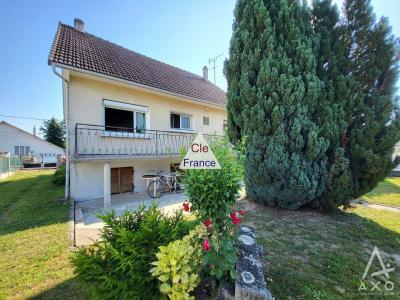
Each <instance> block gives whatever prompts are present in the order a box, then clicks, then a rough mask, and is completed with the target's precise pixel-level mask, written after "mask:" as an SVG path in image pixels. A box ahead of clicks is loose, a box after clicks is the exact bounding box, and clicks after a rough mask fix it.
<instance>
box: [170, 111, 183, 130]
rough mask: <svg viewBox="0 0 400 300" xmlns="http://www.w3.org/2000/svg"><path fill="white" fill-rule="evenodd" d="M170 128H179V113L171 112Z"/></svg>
mask: <svg viewBox="0 0 400 300" xmlns="http://www.w3.org/2000/svg"><path fill="white" fill-rule="evenodd" d="M171 128H181V118H180V115H177V114H171Z"/></svg>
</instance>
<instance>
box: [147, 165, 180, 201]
mask: <svg viewBox="0 0 400 300" xmlns="http://www.w3.org/2000/svg"><path fill="white" fill-rule="evenodd" d="M157 175H158V177H156V179H155V180H154V181H152V182H151V183H150V184H149V186H148V187H147V194H148V195H149V196H150V197H151V198H160V197H161V196H162V195H163V194H164V193H165V192H172V191H174V192H175V193H177V194H181V193H183V192H184V191H185V189H184V188H183V186H182V185H181V184H179V182H178V180H177V177H176V174H170V175H169V176H168V175H163V172H162V171H159V172H157Z"/></svg>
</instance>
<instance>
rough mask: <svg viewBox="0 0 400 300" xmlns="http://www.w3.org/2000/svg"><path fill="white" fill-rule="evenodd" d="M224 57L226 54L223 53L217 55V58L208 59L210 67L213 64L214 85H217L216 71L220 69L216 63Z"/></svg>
mask: <svg viewBox="0 0 400 300" xmlns="http://www.w3.org/2000/svg"><path fill="white" fill-rule="evenodd" d="M222 55H224V54H223V53H221V54H219V55H217V56H215V57H212V58H209V59H208V64H209V65H211V64H212V65H213V66H212V67H211V69H213V70H214V84H217V78H216V77H215V69H216V68H217V67H218V66H216V65H215V62H216V61H217V59H218V58H220V57H221V56H222Z"/></svg>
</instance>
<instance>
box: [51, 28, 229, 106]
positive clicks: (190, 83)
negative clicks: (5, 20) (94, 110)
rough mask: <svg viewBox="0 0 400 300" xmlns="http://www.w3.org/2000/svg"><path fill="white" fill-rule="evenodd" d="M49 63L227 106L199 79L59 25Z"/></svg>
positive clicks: (223, 98)
mask: <svg viewBox="0 0 400 300" xmlns="http://www.w3.org/2000/svg"><path fill="white" fill-rule="evenodd" d="M52 62H54V63H59V64H62V65H65V66H71V67H74V68H79V69H82V70H87V71H91V72H96V73H99V74H104V75H107V76H111V77H115V78H119V79H124V80H127V81H131V82H134V83H138V84H142V85H145V86H148V87H151V88H156V89H160V90H163V91H166V92H170V93H175V94H178V95H181V96H184V97H189V98H195V99H198V100H200V101H205V102H210V103H211V104H216V105H219V106H225V105H226V95H225V92H224V91H223V90H221V89H220V88H219V87H217V86H216V85H214V84H212V83H211V82H209V81H207V80H204V79H203V77H201V76H198V75H195V74H193V73H190V72H187V71H184V70H181V69H179V68H176V67H173V66H170V65H168V64H165V63H163V62H160V61H157V60H155V59H152V58H149V57H147V56H144V55H142V54H139V53H137V52H134V51H131V50H128V49H126V48H124V47H121V46H118V45H116V44H114V43H111V42H109V41H106V40H103V39H101V38H99V37H96V36H94V35H92V34H89V33H87V32H81V31H78V30H76V29H74V28H73V27H71V26H68V25H65V24H61V23H60V25H59V27H58V30H57V33H56V35H55V38H54V41H53V45H52V47H51V50H50V54H49V64H51V63H52Z"/></svg>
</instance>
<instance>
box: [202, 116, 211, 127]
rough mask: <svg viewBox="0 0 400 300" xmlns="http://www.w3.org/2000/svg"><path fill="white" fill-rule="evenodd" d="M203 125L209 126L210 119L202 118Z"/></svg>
mask: <svg viewBox="0 0 400 300" xmlns="http://www.w3.org/2000/svg"><path fill="white" fill-rule="evenodd" d="M203 125H207V126H208V125H210V118H209V117H203Z"/></svg>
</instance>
